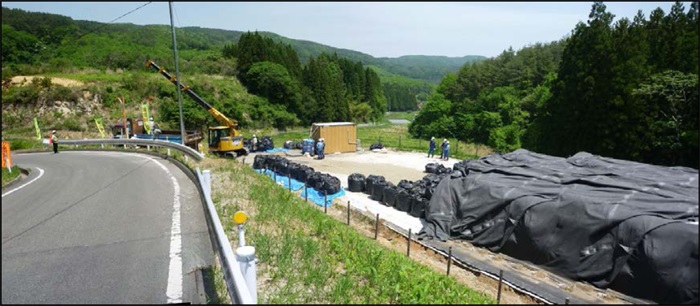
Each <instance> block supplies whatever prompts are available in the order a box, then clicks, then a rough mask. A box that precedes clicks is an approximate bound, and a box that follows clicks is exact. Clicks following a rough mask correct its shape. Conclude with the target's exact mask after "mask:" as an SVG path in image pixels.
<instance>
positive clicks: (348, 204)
mask: <svg viewBox="0 0 700 306" xmlns="http://www.w3.org/2000/svg"><path fill="white" fill-rule="evenodd" d="M348 225H350V201H348Z"/></svg>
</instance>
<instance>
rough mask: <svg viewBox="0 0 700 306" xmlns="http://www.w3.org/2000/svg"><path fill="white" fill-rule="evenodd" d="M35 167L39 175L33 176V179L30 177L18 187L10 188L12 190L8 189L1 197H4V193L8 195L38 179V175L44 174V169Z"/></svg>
mask: <svg viewBox="0 0 700 306" xmlns="http://www.w3.org/2000/svg"><path fill="white" fill-rule="evenodd" d="M37 169H39V176H37V177H35V178H34V179H32V180H31V181H29V182H27V183H25V184H24V185H22V186H19V187H17V188H15V189H12V190H10V191H8V192H5V193H3V194H2V197H3V198H4V197H5V196H6V195H8V194H10V193H13V192H15V191H17V190H20V189H22V188H24V187H25V186H27V185H29V184H31V183H33V182H34V181H36V180H38V179H39V178H40V177H42V176H43V175H44V169H41V168H37Z"/></svg>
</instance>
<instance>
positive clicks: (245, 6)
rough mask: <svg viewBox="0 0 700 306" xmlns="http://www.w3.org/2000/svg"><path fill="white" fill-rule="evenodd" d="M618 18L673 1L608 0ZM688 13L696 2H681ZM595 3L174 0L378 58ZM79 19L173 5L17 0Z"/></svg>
mask: <svg viewBox="0 0 700 306" xmlns="http://www.w3.org/2000/svg"><path fill="white" fill-rule="evenodd" d="M603 3H604V4H605V5H606V7H607V11H608V12H610V13H612V14H614V15H615V21H617V20H619V19H621V18H623V17H627V18H629V19H632V18H633V17H634V16H635V15H636V14H637V11H639V10H641V11H642V13H643V14H644V16H645V17H646V18H648V17H649V14H650V13H651V11H653V10H654V9H656V8H659V7H660V8H661V9H662V10H663V11H664V13H665V14H668V12H669V11H670V9H671V6H672V5H673V2H603ZM683 4H684V6H685V10H686V11H687V10H688V8H689V7H690V2H683ZM592 5H593V2H592V1H591V2H179V1H178V2H173V3H172V8H173V20H174V24H175V27H178V28H179V27H186V26H198V27H202V28H213V29H224V30H235V31H244V32H245V31H256V30H257V31H268V32H273V33H276V34H279V35H282V36H285V37H288V38H293V39H300V40H308V41H313V42H316V43H320V44H324V45H328V46H331V47H335V48H342V49H350V50H354V51H359V52H362V53H366V54H369V55H372V56H374V57H399V56H403V55H442V56H450V57H460V56H466V55H482V56H486V57H496V56H498V55H499V54H501V53H502V52H503V51H504V50H506V49H508V48H509V47H512V48H513V50H516V51H517V50H519V49H521V48H523V47H526V46H528V45H532V44H535V43H549V42H552V41H555V40H559V39H561V38H563V37H565V36H567V35H569V34H571V31H572V30H573V29H574V27H575V26H576V24H577V23H578V22H584V23H585V22H586V21H587V20H588V14H589V13H590V11H591V7H592ZM2 6H3V7H7V8H19V9H23V10H25V11H30V12H44V13H52V14H59V15H63V16H68V17H71V18H73V19H74V20H90V21H97V22H103V23H110V22H114V23H133V24H137V25H147V24H165V25H170V6H169V4H168V2H150V3H149V2H13V1H3V2H2Z"/></svg>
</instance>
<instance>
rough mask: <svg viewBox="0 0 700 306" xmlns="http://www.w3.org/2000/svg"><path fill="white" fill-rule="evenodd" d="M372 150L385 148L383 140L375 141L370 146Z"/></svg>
mask: <svg viewBox="0 0 700 306" xmlns="http://www.w3.org/2000/svg"><path fill="white" fill-rule="evenodd" d="M369 149H370V150H374V149H384V145H383V144H382V143H381V142H377V143H373V144H371V145H370V146H369Z"/></svg>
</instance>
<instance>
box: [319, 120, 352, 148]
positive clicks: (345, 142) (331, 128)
mask: <svg viewBox="0 0 700 306" xmlns="http://www.w3.org/2000/svg"><path fill="white" fill-rule="evenodd" d="M311 138H313V139H314V140H316V141H318V139H319V138H323V140H324V141H325V142H326V148H325V150H324V151H325V153H326V154H332V153H335V152H340V153H346V152H355V151H357V125H356V124H355V123H352V122H325V123H314V124H312V125H311Z"/></svg>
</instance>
